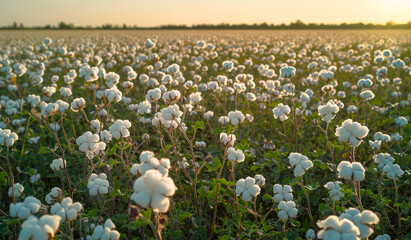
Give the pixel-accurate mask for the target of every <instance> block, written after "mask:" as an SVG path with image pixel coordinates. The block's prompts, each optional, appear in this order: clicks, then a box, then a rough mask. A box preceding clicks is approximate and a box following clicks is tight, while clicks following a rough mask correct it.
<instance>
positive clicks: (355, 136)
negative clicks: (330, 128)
mask: <svg viewBox="0 0 411 240" xmlns="http://www.w3.org/2000/svg"><path fill="white" fill-rule="evenodd" d="M367 134H368V128H367V127H366V126H362V125H361V124H359V123H358V122H353V121H352V120H351V119H347V120H345V121H344V122H343V123H342V125H341V126H340V127H337V129H336V132H335V135H336V136H337V137H339V140H340V141H342V142H347V141H348V142H349V143H350V144H351V146H353V147H358V146H360V144H361V142H362V140H361V139H362V138H364V137H366V136H367Z"/></svg>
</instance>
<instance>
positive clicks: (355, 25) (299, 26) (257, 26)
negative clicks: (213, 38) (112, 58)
mask: <svg viewBox="0 0 411 240" xmlns="http://www.w3.org/2000/svg"><path fill="white" fill-rule="evenodd" d="M0 29H132V30H139V29H141V30H144V29H145V30H150V29H411V21H409V22H408V23H394V22H386V23H385V24H374V23H362V22H359V23H340V24H325V23H307V24H306V23H304V22H302V21H301V20H297V21H295V22H292V23H289V24H285V23H282V24H273V23H271V24H268V23H260V24H257V23H254V24H245V23H243V24H228V23H220V24H195V25H192V26H188V25H173V24H169V25H161V26H157V27H140V26H137V25H127V24H123V25H118V24H103V25H101V26H95V27H93V26H75V25H74V24H72V23H65V22H63V21H61V22H59V23H58V24H57V25H50V24H47V25H44V26H33V27H24V25H23V23H20V24H18V23H17V22H13V24H12V25H10V26H3V27H0Z"/></svg>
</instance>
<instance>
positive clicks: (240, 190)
mask: <svg viewBox="0 0 411 240" xmlns="http://www.w3.org/2000/svg"><path fill="white" fill-rule="evenodd" d="M235 186H236V188H235V192H236V195H237V196H241V198H242V199H243V200H244V201H246V202H248V201H251V200H252V198H253V197H257V195H258V194H260V191H261V189H260V186H258V185H257V184H256V181H255V179H254V178H252V177H247V178H246V179H243V178H242V179H240V180H238V181H237V183H236V184H235Z"/></svg>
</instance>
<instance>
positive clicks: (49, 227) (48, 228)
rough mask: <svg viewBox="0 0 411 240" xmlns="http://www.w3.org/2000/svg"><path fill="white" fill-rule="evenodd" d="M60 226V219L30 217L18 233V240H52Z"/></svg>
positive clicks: (57, 217)
mask: <svg viewBox="0 0 411 240" xmlns="http://www.w3.org/2000/svg"><path fill="white" fill-rule="evenodd" d="M59 226H60V217H59V216H56V215H54V216H51V215H43V216H42V217H40V218H39V219H38V218H37V217H35V216H30V217H29V218H28V219H27V220H25V221H24V223H23V225H22V230H21V231H20V233H19V238H18V239H19V240H29V239H33V240H46V239H51V238H53V236H54V234H55V233H56V232H57V229H58V228H59Z"/></svg>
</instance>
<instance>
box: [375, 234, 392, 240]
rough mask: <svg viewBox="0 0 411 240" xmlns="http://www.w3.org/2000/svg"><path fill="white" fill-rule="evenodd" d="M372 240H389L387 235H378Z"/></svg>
mask: <svg viewBox="0 0 411 240" xmlns="http://www.w3.org/2000/svg"><path fill="white" fill-rule="evenodd" d="M374 240H391V237H390V235H388V234H383V235H378V236H377V237H376V238H374Z"/></svg>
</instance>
